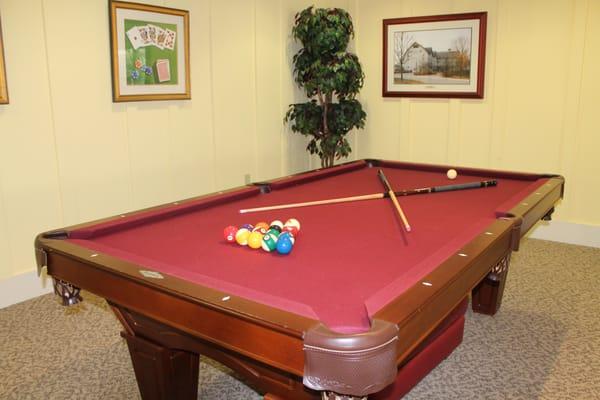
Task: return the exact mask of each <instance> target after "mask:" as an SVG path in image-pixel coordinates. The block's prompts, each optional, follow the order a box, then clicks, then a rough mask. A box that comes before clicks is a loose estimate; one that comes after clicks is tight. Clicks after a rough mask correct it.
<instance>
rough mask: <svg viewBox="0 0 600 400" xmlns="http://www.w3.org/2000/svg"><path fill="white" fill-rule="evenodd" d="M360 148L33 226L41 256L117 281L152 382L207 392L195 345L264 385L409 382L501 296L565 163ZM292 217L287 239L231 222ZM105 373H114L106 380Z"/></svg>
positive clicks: (68, 278)
mask: <svg viewBox="0 0 600 400" xmlns="http://www.w3.org/2000/svg"><path fill="white" fill-rule="evenodd" d="M448 168H450V167H448V166H436V165H427V164H416V163H406V162H396V161H385V160H375V159H369V160H360V161H354V162H349V163H345V164H341V165H338V166H334V167H331V168H326V169H319V170H314V171H309V172H304V173H299V174H295V175H291V176H287V177H283V178H279V179H274V180H270V181H266V182H260V183H255V184H251V185H247V186H243V187H238V188H234V189H230V190H226V191H221V192H218V193H213V194H209V195H204V196H200V197H196V198H192V199H187V200H182V201H177V202H173V203H169V204H164V205H161V206H157V207H153V208H150V209H145V210H140V211H135V212H131V213H125V214H122V215H117V216H113V217H109V218H106V219H103V220H99V221H94V222H90V223H85V224H81V225H77V226H72V227H68V228H64V229H58V230H53V231H50V232H45V233H42V234H40V235H38V236H37V238H36V240H35V251H36V257H37V263H38V269H40V268H43V267H47V272H48V274H49V275H51V276H52V278H53V281H54V285H55V292H56V293H57V294H58V295H59V296H60V297H61V298H62V300H63V303H64V304H67V305H68V304H74V303H76V302H78V301H79V300H80V299H81V297H80V289H84V290H87V291H89V292H92V293H95V294H96V295H98V296H101V297H103V298H105V299H106V300H107V301H108V303H109V304H110V306H111V307H112V309H113V310H114V312H115V314H116V316H117V318H118V319H119V320H120V322H121V323H122V325H123V332H122V336H123V337H124V338H125V339H126V341H127V344H128V346H129V351H130V354H131V359H132V363H133V367H134V371H135V374H136V378H137V381H138V386H139V389H140V392H141V394H142V397H143V398H144V399H195V398H196V396H197V389H198V386H197V385H198V360H199V358H198V356H199V354H204V355H206V356H208V357H211V358H213V359H216V360H218V361H220V362H221V363H223V364H225V365H227V366H229V367H231V368H232V369H234V370H235V371H237V372H238V373H239V374H241V375H242V376H243V377H244V378H245V379H247V380H248V382H249V383H250V384H252V385H254V387H255V388H256V389H257V390H258V391H260V392H262V393H264V394H265V398H269V399H313V398H319V397H321V396H322V397H323V398H327V399H342V398H344V399H345V398H366V397H369V398H374V399H384V398H385V399H397V398H399V397H401V396H402V395H403V394H404V393H406V392H407V391H408V390H410V388H411V387H412V386H413V385H414V384H416V383H417V382H418V380H419V379H421V378H422V377H423V376H424V375H425V374H427V372H428V371H430V370H431V369H432V368H434V367H435V365H437V363H439V362H440V361H441V360H442V359H443V358H444V357H445V356H447V355H448V354H449V353H450V352H451V351H452V350H453V349H454V348H455V347H456V346H457V345H458V344H459V343H460V341H461V339H462V332H463V330H462V328H463V323H464V315H463V314H464V311H465V309H466V304H467V301H468V297H469V296H470V297H471V302H472V307H473V309H474V310H475V311H477V312H483V313H487V314H492V315H493V314H494V313H495V312H496V311H497V310H498V308H499V307H500V303H501V299H502V293H503V290H504V284H505V281H506V274H507V271H508V266H509V260H510V254H511V252H512V251H514V250H517V249H518V247H519V240H520V238H521V237H522V236H523V235H524V234H525V233H526V232H527V231H528V230H529V229H530V228H531V227H532V226H533V225H534V224H535V223H536V222H537V221H539V220H540V219H549V218H550V216H551V214H552V212H553V210H554V206H555V205H556V203H557V202H558V201H559V200H560V199H561V198H562V194H563V187H564V179H563V178H562V177H560V176H557V175H544V174H533V173H516V172H505V171H496V170H487V169H475V168H460V167H452V168H455V169H456V170H457V171H458V177H457V178H456V179H454V180H450V179H449V178H448V177H447V176H446V171H447V169H448ZM380 169H381V170H382V171H383V172H384V173H385V175H386V177H387V179H388V181H389V182H390V184H391V186H392V188H393V189H394V190H395V191H402V190H404V189H414V188H422V187H434V186H440V185H449V184H460V183H471V182H480V181H484V180H495V181H496V183H497V184H496V185H495V186H491V187H482V188H477V189H469V190H455V191H444V192H438V193H428V194H418V195H410V196H402V195H399V196H398V201H399V204H400V205H401V207H402V210H403V211H404V213H405V215H406V218H407V219H408V221H409V222H410V225H411V227H412V230H411V231H410V232H407V231H406V230H405V228H404V226H403V224H402V222H401V220H400V219H399V218H398V214H397V211H396V209H395V208H394V205H393V203H392V201H390V199H389V198H385V197H383V198H378V199H372V200H364V201H353V202H345V203H334V204H326V205H315V206H308V207H296V208H287V209H277V210H268V211H259V212H253V213H244V214H242V213H240V210H242V209H248V208H255V207H265V206H270V205H277V204H289V203H299V202H310V201H315V200H323V199H331V198H339V197H350V196H357V195H363V194H374V193H382V192H383V187H382V183H381V181H380V180H379V179H378V176H377V172H378V171H379V170H380ZM292 217H293V218H296V219H298V220H299V221H300V223H301V229H300V232H299V234H298V235H297V237H296V242H295V245H294V248H293V250H292V252H291V253H290V254H288V255H281V254H277V253H276V252H275V253H269V252H265V251H263V250H252V249H250V248H248V247H246V246H240V245H237V244H232V243H228V242H227V241H226V240H225V239H224V238H223V228H224V227H226V226H228V225H237V226H240V225H242V224H244V223H251V224H254V223H256V222H257V221H266V222H270V221H273V220H276V219H277V220H283V221H285V220H286V219H288V218H292ZM107 384H109V383H107Z"/></svg>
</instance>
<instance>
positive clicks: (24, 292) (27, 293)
mask: <svg viewBox="0 0 600 400" xmlns="http://www.w3.org/2000/svg"><path fill="white" fill-rule="evenodd" d="M52 291H53V289H52V280H51V279H42V278H40V277H38V276H37V273H36V272H35V271H30V272H25V273H23V274H19V275H15V276H13V277H10V278H8V279H4V280H0V308H4V307H8V306H10V305H13V304H17V303H20V302H22V301H25V300H29V299H32V298H34V297H37V296H41V295H43V294H47V293H51V292H52Z"/></svg>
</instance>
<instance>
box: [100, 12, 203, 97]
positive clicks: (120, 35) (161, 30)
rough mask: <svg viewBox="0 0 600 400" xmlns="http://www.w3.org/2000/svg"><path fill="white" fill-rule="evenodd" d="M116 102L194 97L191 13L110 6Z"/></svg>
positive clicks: (113, 83) (113, 82)
mask: <svg viewBox="0 0 600 400" xmlns="http://www.w3.org/2000/svg"><path fill="white" fill-rule="evenodd" d="M110 39H111V58H112V86H113V101H115V102H122V101H144V100H182V99H189V98H191V91H190V51H189V47H190V46H189V40H190V28H189V13H188V11H184V10H176V9H173V8H165V7H158V6H151V5H146V4H137V3H127V2H123V1H110Z"/></svg>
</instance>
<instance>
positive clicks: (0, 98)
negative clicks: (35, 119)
mask: <svg viewBox="0 0 600 400" xmlns="http://www.w3.org/2000/svg"><path fill="white" fill-rule="evenodd" d="M0 104H8V84H7V83H6V64H5V62H4V44H3V42H2V22H1V21H0Z"/></svg>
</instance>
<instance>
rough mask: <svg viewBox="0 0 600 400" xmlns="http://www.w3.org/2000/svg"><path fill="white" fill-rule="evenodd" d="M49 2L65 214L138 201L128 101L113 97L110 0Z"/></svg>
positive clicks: (98, 212)
mask: <svg viewBox="0 0 600 400" xmlns="http://www.w3.org/2000/svg"><path fill="white" fill-rule="evenodd" d="M43 5H44V21H45V27H46V46H47V52H48V75H49V82H50V90H51V93H52V99H51V102H52V113H53V119H54V135H55V140H56V152H57V158H58V167H59V179H60V182H61V187H62V195H63V197H62V206H63V210H64V217H65V221H64V222H65V223H66V224H73V223H76V222H80V221H82V220H87V219H93V218H100V217H102V216H106V215H111V214H115V213H118V212H120V211H122V210H124V209H125V210H126V209H131V208H132V203H131V182H130V174H129V168H130V159H129V154H128V153H127V148H128V144H127V130H126V128H127V125H126V106H124V105H115V104H113V103H112V97H111V78H110V64H109V60H108V54H109V41H108V40H107V38H108V35H109V31H108V7H107V4H106V2H101V1H84V2H82V1H77V0H60V1H44V2H43ZM66 20H68V21H70V23H69V24H65V23H64V21H66ZM73 32H77V33H78V34H77V35H74V34H73ZM129 126H130V127H133V128H134V129H135V126H132V125H131V124H129Z"/></svg>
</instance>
